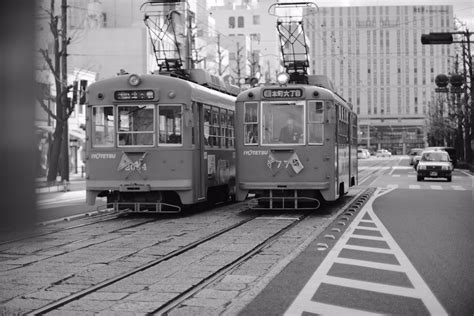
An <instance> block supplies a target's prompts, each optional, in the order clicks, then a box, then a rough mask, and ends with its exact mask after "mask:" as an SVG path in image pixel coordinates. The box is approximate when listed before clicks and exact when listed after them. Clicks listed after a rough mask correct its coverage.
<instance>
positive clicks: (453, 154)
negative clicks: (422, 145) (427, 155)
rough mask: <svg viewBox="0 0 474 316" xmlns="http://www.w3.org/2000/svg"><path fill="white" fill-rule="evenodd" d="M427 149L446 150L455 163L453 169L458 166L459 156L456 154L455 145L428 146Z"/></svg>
mask: <svg viewBox="0 0 474 316" xmlns="http://www.w3.org/2000/svg"><path fill="white" fill-rule="evenodd" d="M426 149H438V150H444V151H445V152H447V153H448V154H449V158H451V162H452V164H453V169H454V168H456V166H457V163H458V158H457V155H456V149H455V148H454V147H443V146H438V147H428V148H426Z"/></svg>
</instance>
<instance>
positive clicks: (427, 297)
mask: <svg viewBox="0 0 474 316" xmlns="http://www.w3.org/2000/svg"><path fill="white" fill-rule="evenodd" d="M390 191H391V190H385V189H378V190H377V191H376V193H375V194H374V195H373V196H372V197H371V198H370V199H369V201H368V202H367V204H366V205H365V206H364V208H363V209H362V210H361V211H360V212H359V214H357V216H356V218H354V221H353V222H352V223H351V224H350V225H349V227H348V228H347V230H346V231H345V232H344V234H343V235H342V236H341V238H340V239H339V240H338V241H337V242H336V244H335V245H334V246H333V248H332V249H331V250H330V251H329V252H328V254H327V256H326V258H325V259H324V260H323V262H322V263H321V264H320V265H319V267H318V268H317V269H316V271H315V272H314V274H313V275H312V276H311V278H310V279H309V281H308V282H307V283H306V285H305V286H304V287H303V289H302V290H301V291H300V293H299V294H298V296H297V297H296V298H295V300H294V301H293V302H292V304H291V305H290V306H289V308H288V309H287V310H286V312H285V315H301V314H303V313H307V314H345V315H357V314H363V315H370V314H371V313H370V311H363V310H360V307H359V308H358V309H351V308H348V307H341V306H338V305H331V304H327V303H326V304H323V303H320V302H317V301H316V298H315V297H316V292H317V291H318V289H319V288H320V286H321V284H332V285H334V286H338V287H341V288H352V289H356V290H362V291H371V292H378V293H384V294H388V295H396V296H399V297H408V298H414V299H419V300H420V301H421V302H422V303H423V304H424V305H425V307H426V309H427V311H428V312H429V313H430V314H434V315H446V314H447V313H446V311H445V310H444V308H443V306H442V305H441V304H440V303H439V302H438V300H437V299H436V297H435V296H434V294H433V293H432V292H431V290H430V289H429V287H428V285H426V283H425V282H424V281H423V279H422V277H421V276H420V275H419V274H418V272H417V271H416V269H415V267H414V266H413V265H412V263H411V262H410V260H409V259H408V257H407V256H406V255H405V254H404V252H403V251H402V249H401V248H400V247H399V246H398V244H397V243H396V242H395V240H394V239H393V237H392V236H391V235H390V233H389V232H388V230H387V229H386V228H385V226H384V225H383V224H382V222H381V221H380V220H379V219H378V217H377V216H376V215H375V213H374V211H373V209H372V204H373V202H374V200H375V199H376V198H377V197H378V196H380V195H383V194H386V193H388V192H390ZM364 217H366V218H367V217H368V218H370V219H371V221H372V222H373V223H374V224H375V226H376V227H377V228H378V230H379V232H380V234H381V235H382V236H383V239H384V241H385V242H386V244H387V245H388V248H387V249H382V248H376V247H366V246H355V245H349V244H348V242H349V240H350V239H351V238H354V237H355V233H354V232H355V230H356V229H360V227H358V225H359V223H360V222H362V221H363V222H367V219H366V220H362V218H364ZM366 237H369V236H364V238H366ZM357 238H360V235H357ZM346 249H352V250H357V251H358V252H359V254H363V253H362V252H364V251H365V252H379V253H387V254H391V255H393V256H394V257H395V259H396V261H397V262H399V264H398V265H396V264H395V265H394V264H386V263H379V262H374V261H367V262H364V260H359V259H351V258H342V257H340V253H341V251H342V250H346ZM344 257H347V255H345V256H344ZM368 262H370V263H368ZM335 263H343V264H346V265H348V266H350V265H354V266H365V267H368V268H375V269H380V270H386V271H396V272H399V273H401V272H402V273H405V275H406V277H407V278H408V280H409V282H410V284H412V287H402V286H395V285H389V284H384V283H377V282H370V281H362V280H357V279H355V278H348V277H340V276H334V275H329V274H328V272H329V270H330V269H331V268H332V266H333V264H335ZM354 276H355V277H356V276H357V275H354ZM369 305H370V304H369Z"/></svg>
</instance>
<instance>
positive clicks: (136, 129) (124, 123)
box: [117, 105, 155, 147]
mask: <svg viewBox="0 0 474 316" xmlns="http://www.w3.org/2000/svg"><path fill="white" fill-rule="evenodd" d="M118 113H119V115H118V132H117V134H118V145H119V147H122V146H154V144H155V109H154V106H153V105H142V106H139V105H125V106H122V105H121V106H119V107H118Z"/></svg>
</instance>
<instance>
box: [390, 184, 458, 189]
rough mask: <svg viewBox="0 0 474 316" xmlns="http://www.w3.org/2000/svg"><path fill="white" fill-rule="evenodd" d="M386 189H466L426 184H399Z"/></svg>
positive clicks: (455, 186)
mask: <svg viewBox="0 0 474 316" xmlns="http://www.w3.org/2000/svg"><path fill="white" fill-rule="evenodd" d="M387 189H390V190H393V189H411V190H420V189H425V190H450V189H451V190H455V191H466V190H467V189H466V188H464V187H463V186H461V185H451V186H447V185H445V186H441V185H436V184H430V185H428V184H426V185H420V184H409V185H408V186H406V187H404V186H400V185H399V184H388V185H387Z"/></svg>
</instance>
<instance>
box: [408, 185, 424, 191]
mask: <svg viewBox="0 0 474 316" xmlns="http://www.w3.org/2000/svg"><path fill="white" fill-rule="evenodd" d="M408 188H409V189H415V190H418V189H421V186H420V185H419V184H410V185H409V186H408Z"/></svg>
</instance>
